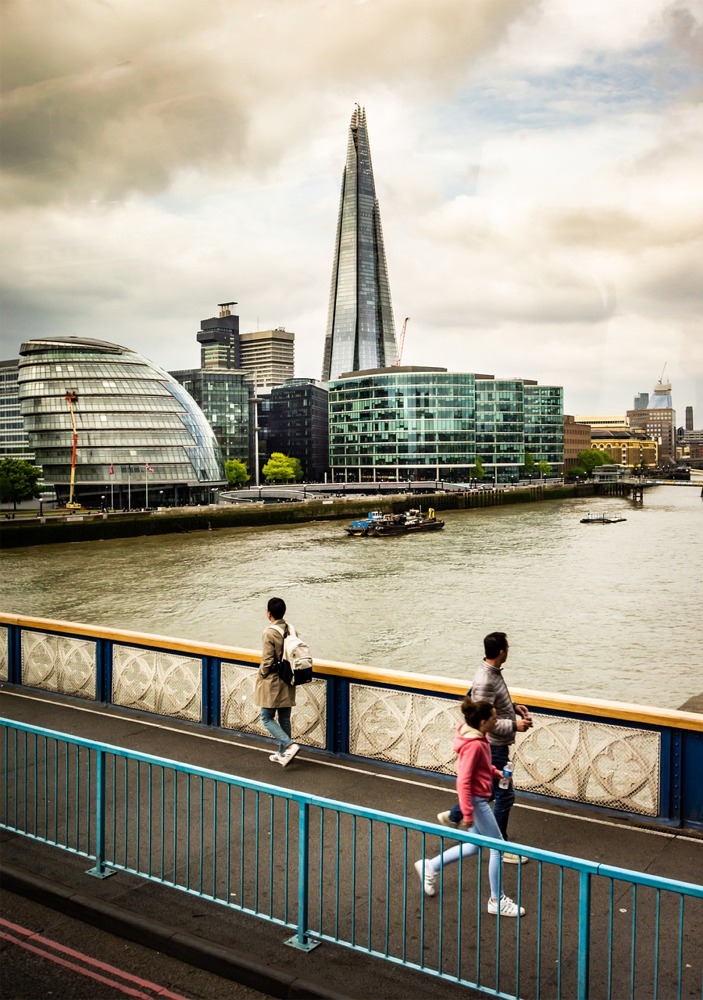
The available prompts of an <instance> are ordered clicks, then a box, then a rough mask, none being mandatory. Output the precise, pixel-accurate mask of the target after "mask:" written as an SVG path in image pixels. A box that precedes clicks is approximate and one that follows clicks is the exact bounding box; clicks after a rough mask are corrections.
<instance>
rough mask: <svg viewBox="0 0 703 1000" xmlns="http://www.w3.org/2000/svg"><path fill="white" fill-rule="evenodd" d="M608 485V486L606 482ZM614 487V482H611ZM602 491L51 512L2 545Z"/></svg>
mask: <svg viewBox="0 0 703 1000" xmlns="http://www.w3.org/2000/svg"><path fill="white" fill-rule="evenodd" d="M608 485H610V484H608ZM612 485H616V484H612ZM602 492H604V484H602V485H600V486H598V485H595V484H592V483H579V484H578V485H568V486H567V485H563V486H561V485H557V486H542V485H534V486H527V487H524V488H520V487H515V488H511V489H495V490H467V491H465V492H463V493H459V492H447V493H428V494H412V496H411V495H409V493H407V492H406V493H403V494H397V495H393V496H390V497H383V498H379V497H375V496H374V497H368V496H366V497H359V498H357V499H354V498H349V497H345V498H343V499H342V498H338V497H335V498H334V499H322V498H321V499H319V500H309V499H308V500H305V501H301V502H299V503H298V502H295V503H266V504H264V503H250V504H249V503H248V504H211V505H210V506H207V507H178V508H165V509H163V510H156V511H153V510H152V511H132V512H130V513H122V512H120V513H114V514H112V513H110V514H104V513H88V512H85V513H82V514H66V515H65V516H63V515H59V514H53V515H49V516H47V517H42V518H39V517H37V518H24V519H22V520H19V519H18V520H16V521H6V522H4V523H3V524H2V525H1V526H0V548H4V549H9V548H22V547H25V546H33V545H49V544H59V543H65V542H94V541H104V540H107V539H111V538H134V537H138V536H140V535H167V534H176V533H179V532H180V533H184V532H190V531H217V530H220V529H222V528H257V527H268V526H273V525H283V524H301V523H305V522H309V521H334V520H340V519H343V520H349V521H352V520H354V519H355V518H357V517H360V516H362V515H365V514H367V513H368V511H369V509H374V510H382V511H388V512H393V513H401V512H402V511H404V510H407V509H408V507H422V508H423V510H427V509H428V508H430V507H432V508H434V509H435V510H436V511H446V510H473V509H475V508H483V507H496V506H504V505H508V504H516V503H537V502H540V501H543V500H562V499H567V498H573V497H587V496H593V495H594V494H595V493H602Z"/></svg>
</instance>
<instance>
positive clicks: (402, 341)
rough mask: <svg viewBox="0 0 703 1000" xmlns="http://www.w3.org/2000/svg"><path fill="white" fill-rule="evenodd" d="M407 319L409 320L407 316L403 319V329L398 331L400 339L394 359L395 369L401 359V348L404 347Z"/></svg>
mask: <svg viewBox="0 0 703 1000" xmlns="http://www.w3.org/2000/svg"><path fill="white" fill-rule="evenodd" d="M409 319H410V317H409V316H406V317H405V319H404V320H403V328H402V330H401V331H400V338H399V341H398V356H397V357H396V359H395V367H396V368H397V367H398V365H399V364H400V359H401V358H402V357H403V347H404V346H405V331H406V330H407V328H408V320H409Z"/></svg>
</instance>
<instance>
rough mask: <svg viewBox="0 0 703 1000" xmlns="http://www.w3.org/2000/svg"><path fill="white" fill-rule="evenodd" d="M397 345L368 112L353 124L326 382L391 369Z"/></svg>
mask: <svg viewBox="0 0 703 1000" xmlns="http://www.w3.org/2000/svg"><path fill="white" fill-rule="evenodd" d="M396 355H397V346H396V339H395V324H394V322H393V306H392V304H391V292H390V286H389V284H388V269H387V266H386V252H385V250H384V247H383V232H382V230H381V216H380V213H379V209H378V200H377V198H376V188H375V185H374V180H373V168H372V166H371V152H370V150H369V137H368V133H367V131H366V112H365V110H364V109H363V108H361V107H359V105H358V104H357V105H356V107H355V108H354V113H353V115H352V118H351V123H350V125H349V142H348V144H347V162H346V165H345V167H344V173H343V175H342V192H341V196H340V199H339V219H338V221H337V239H336V242H335V249H334V265H333V267H332V284H331V287H330V301H329V312H328V314H327V333H326V336H325V356H324V360H323V365H322V378H323V379H324V380H325V381H329V380H330V379H335V378H337V377H338V376H339V375H341V374H342V372H351V371H364V370H365V369H367V368H386V367H388V366H390V365H392V364H394V363H395V359H396Z"/></svg>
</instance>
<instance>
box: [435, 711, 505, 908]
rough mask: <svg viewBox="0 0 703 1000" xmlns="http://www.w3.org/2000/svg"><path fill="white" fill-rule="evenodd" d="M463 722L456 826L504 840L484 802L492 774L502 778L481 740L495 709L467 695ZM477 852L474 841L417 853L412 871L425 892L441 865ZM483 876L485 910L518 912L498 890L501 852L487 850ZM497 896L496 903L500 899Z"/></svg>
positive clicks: (485, 742)
mask: <svg viewBox="0 0 703 1000" xmlns="http://www.w3.org/2000/svg"><path fill="white" fill-rule="evenodd" d="M461 711H462V714H463V716H464V720H465V721H464V722H463V723H462V724H461V725H460V726H459V728H458V729H457V731H456V736H455V737H454V749H455V751H456V753H457V765H456V789H457V792H458V794H459V804H460V805H461V812H462V815H463V819H462V821H461V822H460V823H459V828H460V829H462V830H468V829H470V830H471V832H472V833H478V834H480V835H481V836H482V837H493V838H494V839H495V840H503V835H502V834H501V832H500V830H499V829H498V824H497V823H496V821H495V819H494V817H493V813H492V812H491V807H490V805H489V802H490V799H491V796H492V794H493V778H494V777H498V778H500V777H501V773H500V771H498V770H497V769H496V768H495V767H494V766H493V764H492V763H491V748H490V745H489V743H488V740H487V739H486V734H487V733H490V732H491V730H492V729H493V728H494V727H495V724H496V710H495V708H494V707H493V705H491V704H489V703H488V702H487V701H472V700H471V698H469V697H468V696H467V697H466V698H464V700H463V701H462V703H461ZM477 853H478V845H477V844H456V845H455V846H454V847H450V848H449V850H447V851H445V852H444V853H443V854H438V855H437V857H436V858H421V859H420V861H416V862H415V871H416V872H417V873H418V875H419V876H420V880H421V881H422V884H423V887H424V890H425V893H426V895H428V896H434V895H435V893H436V886H437V880H438V879H439V872H440V870H441V868H442V867H443V865H449V864H452V863H453V862H455V861H458V860H459V857H460V856H462V855H463V857H465V858H466V857H469V856H470V855H472V854H477ZM488 879H489V881H490V884H491V898H490V899H489V900H488V912H489V913H495V914H498V913H499V914H500V916H502V917H517V916H518V914H519V915H520V916H521V917H522V916H524V914H525V910H524V907H522V906H520V907H518V906H517V904H516V903H514V902H513V901H512V899H510V898H509V897H508V896H505V895H501V892H500V885H501V853H500V851H497V850H491V853H490V861H489V863H488ZM499 900H500V902H499Z"/></svg>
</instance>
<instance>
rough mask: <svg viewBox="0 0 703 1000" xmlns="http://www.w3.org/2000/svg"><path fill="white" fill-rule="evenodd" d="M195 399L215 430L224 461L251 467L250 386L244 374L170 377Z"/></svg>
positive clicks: (196, 372) (192, 372)
mask: <svg viewBox="0 0 703 1000" xmlns="http://www.w3.org/2000/svg"><path fill="white" fill-rule="evenodd" d="M170 374H171V375H172V376H173V377H174V378H175V379H176V381H177V382H180V384H181V385H182V386H183V388H184V389H186V390H187V392H189V393H190V395H191V396H192V397H193V399H194V400H195V402H196V403H197V404H198V406H199V407H200V409H201V410H202V411H203V413H204V414H205V416H206V418H207V422H208V423H209V424H210V426H211V427H212V429H213V431H214V434H215V437H216V438H217V443H218V444H219V446H220V451H221V452H222V457H223V459H224V460H225V461H227V460H228V459H231V458H238V459H239V461H240V462H244V463H245V464H248V463H249V386H248V385H247V384H246V382H245V379H244V373H243V372H241V371H227V370H225V369H220V368H192V369H186V370H184V371H177V372H171V373H170Z"/></svg>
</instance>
